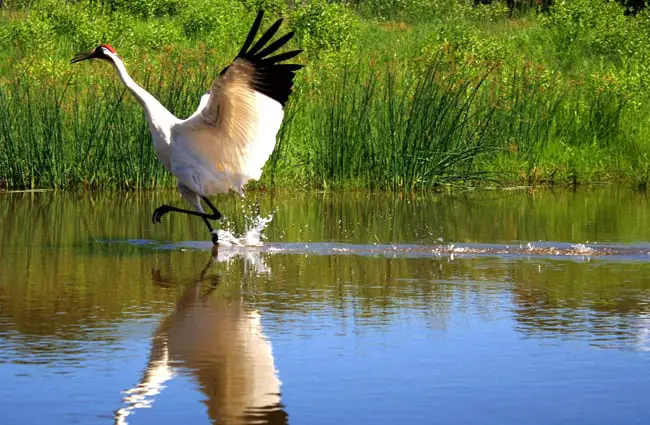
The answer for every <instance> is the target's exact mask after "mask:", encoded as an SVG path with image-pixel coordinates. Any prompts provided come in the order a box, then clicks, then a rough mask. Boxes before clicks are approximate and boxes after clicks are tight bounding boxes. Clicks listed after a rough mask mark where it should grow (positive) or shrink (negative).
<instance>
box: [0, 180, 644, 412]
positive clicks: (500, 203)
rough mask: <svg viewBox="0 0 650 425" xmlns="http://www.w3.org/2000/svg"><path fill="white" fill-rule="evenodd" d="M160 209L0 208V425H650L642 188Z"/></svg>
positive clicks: (15, 198) (136, 198)
mask: <svg viewBox="0 0 650 425" xmlns="http://www.w3.org/2000/svg"><path fill="white" fill-rule="evenodd" d="M162 202H168V203H172V204H180V203H181V201H180V200H179V199H178V197H177V195H176V194H174V193H172V192H170V193H157V194H132V193H113V194H78V195H70V194H53V193H31V194H3V195H1V196H0V238H2V240H1V241H0V242H1V245H0V382H2V383H3V385H2V386H0V424H14V423H15V424H21V423H25V424H28V423H48V424H71V423H83V424H95V423H97V424H100V423H118V424H124V423H128V424H161V423H195V424H201V423H206V424H208V423H219V424H253V423H255V424H262V423H268V424H286V423H291V424H332V423H372V424H393V423H408V424H430V423H444V424H521V423H535V424H563V423H580V424H612V423H620V424H646V423H648V420H650V406H648V403H647V402H646V396H645V395H646V394H648V393H649V392H650V380H649V379H648V377H649V376H650V280H649V279H648V276H650V274H649V272H650V261H649V259H650V256H649V255H648V252H649V250H650V216H649V215H648V214H647V205H648V204H647V202H648V199H647V196H646V195H645V194H640V193H635V192H629V191H624V190H617V189H613V188H602V189H597V190H595V189H592V190H582V191H577V192H568V191H561V192H552V191H534V192H529V191H498V192H481V193H462V194H454V195H427V196H424V195H419V196H393V195H377V194H371V195H368V194H362V193H359V194H354V193H353V194H345V195H333V194H310V195H307V194H277V195H272V194H252V195H249V196H248V198H247V199H246V200H245V201H241V200H237V199H235V198H234V197H223V198H219V199H217V206H218V207H219V208H220V209H221V210H222V212H223V213H224V215H225V216H226V217H227V222H226V224H225V226H224V227H225V229H226V230H228V231H229V232H230V234H231V235H235V236H243V235H244V234H245V233H246V229H250V228H251V227H254V225H255V223H257V222H258V221H257V219H256V218H257V217H259V216H261V217H269V216H271V215H272V220H271V221H270V222H269V223H268V225H267V226H266V228H265V229H264V230H263V232H262V236H263V237H262V240H261V244H259V245H258V246H222V247H221V248H220V249H219V250H218V251H213V250H212V249H211V244H210V243H209V242H208V235H207V234H206V231H205V229H204V227H203V224H202V222H201V221H200V220H193V219H190V218H187V217H173V216H171V215H170V216H166V217H165V218H164V219H163V223H162V224H158V225H155V226H154V225H153V224H151V220H150V217H151V213H152V212H153V210H154V209H155V207H156V206H157V205H159V204H160V203H162ZM224 234H225V233H224ZM254 236H255V235H254ZM257 236H259V235H257ZM250 241H253V242H255V238H252V239H250V240H249V242H250Z"/></svg>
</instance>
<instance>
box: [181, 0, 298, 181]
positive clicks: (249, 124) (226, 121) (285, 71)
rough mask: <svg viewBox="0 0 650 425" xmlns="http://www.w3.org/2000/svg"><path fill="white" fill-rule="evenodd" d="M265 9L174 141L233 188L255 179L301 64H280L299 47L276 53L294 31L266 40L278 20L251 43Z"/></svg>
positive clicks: (270, 151)
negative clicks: (233, 57) (207, 95)
mask: <svg viewBox="0 0 650 425" xmlns="http://www.w3.org/2000/svg"><path fill="white" fill-rule="evenodd" d="M263 15H264V13H263V12H262V11H260V12H259V13H258V15H257V18H256V19H255V22H254V23H253V25H252V27H251V29H250V32H249V33H248V36H247V37H246V41H245V42H244V44H243V46H242V48H241V50H240V51H239V53H238V54H237V56H236V57H235V59H234V61H233V62H232V63H231V64H230V65H229V66H227V67H226V68H225V69H224V70H223V71H221V73H220V74H219V76H218V77H217V78H216V79H215V81H214V83H213V84H212V89H211V91H210V95H209V98H208V99H207V102H206V101H205V96H204V98H203V99H202V101H201V105H200V106H199V110H197V111H196V113H194V115H192V116H191V117H190V118H188V119H187V120H186V121H184V122H183V123H181V124H179V126H178V128H177V129H176V131H177V135H178V140H179V142H180V143H182V145H183V148H184V149H189V151H190V152H192V154H193V156H198V158H199V159H200V161H201V162H202V163H203V164H205V165H209V166H212V167H214V172H215V173H216V174H217V175H218V176H219V178H227V179H228V180H229V181H230V183H231V186H232V187H233V188H234V189H235V190H238V191H241V187H242V186H243V185H244V184H246V181H247V180H248V179H258V178H259V177H260V175H261V174H262V167H263V166H264V163H265V162H266V160H267V159H268V158H269V156H270V155H271V153H272V152H273V149H274V147H275V139H276V136H277V133H278V130H279V129H280V125H281V123H282V118H283V115H284V113H283V106H284V105H285V103H286V102H287V100H288V99H289V95H290V94H291V91H292V88H293V79H294V77H295V72H296V71H297V70H298V69H300V68H302V65H297V64H287V63H282V62H283V61H285V60H287V59H290V58H293V57H294V56H296V55H298V54H299V53H300V52H302V50H293V51H289V52H285V53H281V54H277V55H275V56H271V55H272V54H273V53H274V52H276V51H277V50H278V49H280V48H281V47H282V46H284V45H285V44H286V43H287V42H288V41H289V40H290V39H291V38H292V37H293V32H290V33H288V34H285V35H284V36H282V37H280V38H278V39H277V40H275V41H273V42H271V43H269V41H270V40H271V39H272V38H273V36H274V35H275V33H276V32H277V30H278V29H279V28H280V25H281V24H282V19H279V20H277V21H276V22H275V23H274V24H273V25H271V26H270V27H269V29H268V30H267V31H266V32H265V33H264V34H263V35H262V36H261V37H260V38H259V39H258V40H257V42H255V44H254V45H253V46H252V47H251V44H252V43H253V41H254V39H255V36H256V35H257V31H258V29H259V27H260V23H261V21H262V17H263Z"/></svg>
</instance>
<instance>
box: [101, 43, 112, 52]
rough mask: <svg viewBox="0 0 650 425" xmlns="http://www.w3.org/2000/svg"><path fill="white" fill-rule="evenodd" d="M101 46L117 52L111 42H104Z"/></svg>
mask: <svg viewBox="0 0 650 425" xmlns="http://www.w3.org/2000/svg"><path fill="white" fill-rule="evenodd" d="M100 47H103V48H105V49H108V51H110V52H111V53H115V47H113V46H111V45H110V44H102V45H101V46H100Z"/></svg>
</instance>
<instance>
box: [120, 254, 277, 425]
mask: <svg viewBox="0 0 650 425" xmlns="http://www.w3.org/2000/svg"><path fill="white" fill-rule="evenodd" d="M229 259H230V257H223V256H222V257H221V258H220V257H219V253H218V250H217V249H216V248H213V249H212V253H211V257H210V260H209V261H208V263H207V265H206V266H205V267H204V268H203V270H202V271H201V273H200V275H199V277H198V278H197V279H196V281H195V282H193V283H190V284H189V285H187V287H186V288H185V290H184V292H183V294H182V295H181V297H180V299H179V300H178V301H177V303H176V306H175V308H174V311H173V312H172V313H171V314H170V315H168V316H167V317H166V318H165V319H163V320H162V322H161V323H160V325H159V326H158V328H157V330H156V332H155V334H154V337H153V339H152V343H151V353H150V355H149V361H148V362H147V366H146V369H145V371H144V373H143V374H142V379H141V380H140V382H139V383H138V385H137V386H136V387H134V388H132V389H130V390H127V391H126V394H128V395H127V396H126V397H125V398H124V402H125V403H126V405H127V406H126V407H123V408H120V409H118V410H117V411H116V413H115V424H120V425H121V424H127V417H128V416H129V415H130V414H132V413H134V411H135V410H136V409H140V408H147V407H151V405H152V403H153V401H154V398H155V397H156V395H158V394H159V393H160V392H161V391H162V390H163V388H164V386H165V384H166V382H167V381H169V380H171V379H173V378H174V376H175V375H176V374H177V373H183V374H186V375H189V376H191V378H192V379H193V380H194V381H195V382H196V384H197V385H198V386H199V388H200V389H201V391H202V393H203V394H204V396H205V397H206V398H205V400H204V401H203V403H204V404H205V405H206V406H207V411H208V416H209V417H210V419H211V421H212V422H213V423H215V424H216V423H227V424H242V425H243V424H269V425H281V424H287V423H288V420H287V418H288V416H287V413H286V412H285V410H284V406H283V405H282V403H281V399H280V380H279V378H278V376H277V371H276V368H275V365H274V360H273V353H272V348H271V342H270V341H269V340H268V338H267V337H266V336H265V335H264V334H263V332H262V326H261V318H260V313H259V311H257V310H255V309H251V308H249V307H248V306H247V305H246V303H245V302H244V301H243V300H242V298H241V294H237V295H236V296H234V297H233V296H230V297H229V296H227V295H226V294H219V293H218V292H219V289H220V285H219V280H220V275H219V274H215V275H208V271H209V269H210V267H211V266H212V263H213V262H215V261H228V260H229ZM252 264H255V263H252ZM206 280H207V282H206ZM154 281H155V283H156V284H158V285H163V286H166V285H168V284H169V283H170V281H169V280H168V279H165V278H164V277H163V276H162V275H161V274H160V270H159V269H156V270H155V271H154ZM242 284H244V282H242Z"/></svg>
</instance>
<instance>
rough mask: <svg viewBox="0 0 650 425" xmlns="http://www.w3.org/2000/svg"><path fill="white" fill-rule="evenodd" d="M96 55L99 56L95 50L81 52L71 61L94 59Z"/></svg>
mask: <svg viewBox="0 0 650 425" xmlns="http://www.w3.org/2000/svg"><path fill="white" fill-rule="evenodd" d="M96 57H98V56H97V52H95V50H91V51H90V52H86V53H79V54H78V55H77V56H75V57H74V58H72V60H71V61H70V63H77V62H81V61H85V60H86V59H92V58H96Z"/></svg>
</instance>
